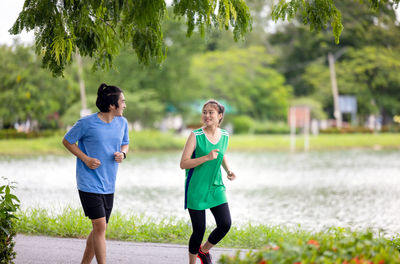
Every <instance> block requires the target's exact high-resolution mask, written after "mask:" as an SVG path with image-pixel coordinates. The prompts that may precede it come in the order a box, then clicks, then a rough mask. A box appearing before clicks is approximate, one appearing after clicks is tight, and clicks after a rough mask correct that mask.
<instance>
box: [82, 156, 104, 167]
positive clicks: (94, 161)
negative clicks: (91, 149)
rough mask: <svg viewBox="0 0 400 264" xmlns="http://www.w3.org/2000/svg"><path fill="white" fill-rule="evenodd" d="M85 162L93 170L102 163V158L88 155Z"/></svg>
mask: <svg viewBox="0 0 400 264" xmlns="http://www.w3.org/2000/svg"><path fill="white" fill-rule="evenodd" d="M83 162H84V163H85V164H86V166H88V167H89V168H90V169H92V170H94V169H97V168H98V167H100V165H101V162H100V160H98V159H95V158H90V157H87V158H86V159H85V160H84V161H83Z"/></svg>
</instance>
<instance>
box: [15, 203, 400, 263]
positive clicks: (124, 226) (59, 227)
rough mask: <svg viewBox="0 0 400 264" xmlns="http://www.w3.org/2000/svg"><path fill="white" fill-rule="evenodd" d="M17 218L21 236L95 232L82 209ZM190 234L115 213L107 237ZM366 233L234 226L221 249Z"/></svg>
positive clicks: (164, 238)
mask: <svg viewBox="0 0 400 264" xmlns="http://www.w3.org/2000/svg"><path fill="white" fill-rule="evenodd" d="M17 216H18V217H19V220H18V221H17V225H16V229H17V232H18V233H23V234H31V235H48V236H58V237H75V238H84V237H87V235H88V234H89V233H90V231H91V228H92V226H91V222H90V220H89V219H88V218H87V217H85V216H84V214H83V211H82V209H80V208H71V207H66V208H65V209H64V210H63V211H61V212H59V213H55V212H54V211H51V210H45V209H41V208H30V209H27V210H24V211H19V213H18V214H17ZM188 218H189V217H188ZM214 227H215V226H214V225H209V226H208V227H207V231H206V235H205V237H207V236H208V234H209V233H210V231H211V230H212V229H213V228H214ZM191 232H192V228H191V225H190V221H189V219H187V220H183V219H176V218H174V217H171V218H162V219H159V218H152V217H147V216H144V215H123V214H121V213H119V212H115V213H113V214H112V215H111V218H110V222H109V224H108V228H107V233H106V236H107V239H116V240H125V241H136V242H155V243H176V244H187V243H188V241H189V238H190V235H191ZM365 232H366V233H368V234H370V235H368V239H369V240H371V241H375V238H372V237H371V236H373V234H372V233H371V232H370V231H360V232H353V231H350V230H348V229H344V228H331V229H327V230H326V231H323V232H310V231H306V230H303V229H301V228H300V227H299V228H287V227H281V226H269V225H261V224H257V225H254V224H251V223H249V224H247V225H243V226H232V228H231V230H230V231H229V233H228V235H227V236H226V237H225V238H224V239H223V240H222V241H221V242H220V243H219V244H218V245H219V246H222V247H233V248H246V249H265V248H268V249H269V248H270V247H274V246H279V247H281V248H284V247H291V246H296V247H300V248H301V247H308V246H307V243H306V242H307V241H310V240H315V241H318V243H319V244H324V245H325V244H326V245H331V247H333V246H332V245H336V244H335V243H337V240H338V239H344V238H346V237H348V238H349V239H350V240H351V241H353V240H354V241H358V240H360V239H361V240H362V239H363V236H364V235H365V234H366V233H365ZM378 237H379V239H383V240H384V241H385V243H386V244H387V245H390V246H391V247H394V248H396V247H397V248H400V246H399V245H400V240H399V239H398V238H395V239H393V240H392V241H390V240H387V239H385V238H383V237H381V236H378ZM342 242H343V241H342ZM342 242H340V243H342ZM368 243H369V242H368ZM368 243H367V244H368ZM371 243H372V242H371ZM380 243H381V242H380ZM288 245H291V246H288ZM336 247H338V246H336ZM396 252H397V250H396ZM227 263H239V262H227ZM240 263H242V262H240ZM243 263H253V262H243ZM282 263H283V262H282ZM285 263H292V262H285Z"/></svg>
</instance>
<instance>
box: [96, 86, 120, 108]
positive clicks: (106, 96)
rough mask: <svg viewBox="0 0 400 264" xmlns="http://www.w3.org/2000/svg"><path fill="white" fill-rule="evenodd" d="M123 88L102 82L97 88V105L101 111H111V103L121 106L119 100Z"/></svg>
mask: <svg viewBox="0 0 400 264" xmlns="http://www.w3.org/2000/svg"><path fill="white" fill-rule="evenodd" d="M121 93H122V90H121V89H120V88H118V87H117V86H112V85H107V84H105V83H102V84H100V87H99V89H98V90H97V100H96V106H97V108H99V110H100V112H109V111H110V105H114V106H115V107H116V108H118V107H119V105H118V100H119V96H120V94H121Z"/></svg>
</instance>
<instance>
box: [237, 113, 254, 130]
mask: <svg viewBox="0 0 400 264" xmlns="http://www.w3.org/2000/svg"><path fill="white" fill-rule="evenodd" d="M232 124H233V132H234V133H235V134H246V133H250V132H252V130H253V127H254V120H253V119H252V118H251V117H249V116H244V115H241V116H235V117H234V118H232Z"/></svg>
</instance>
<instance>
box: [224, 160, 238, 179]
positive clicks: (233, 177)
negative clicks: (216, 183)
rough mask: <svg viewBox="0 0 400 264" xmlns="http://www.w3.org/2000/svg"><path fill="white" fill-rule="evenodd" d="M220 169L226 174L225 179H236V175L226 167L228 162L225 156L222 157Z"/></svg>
mask: <svg viewBox="0 0 400 264" xmlns="http://www.w3.org/2000/svg"><path fill="white" fill-rule="evenodd" d="M222 167H223V168H224V170H225V171H226V174H227V177H228V179H229V180H231V181H232V180H234V179H236V174H235V173H234V172H232V171H231V170H230V169H229V165H228V161H227V159H226V155H224V158H223V159H222Z"/></svg>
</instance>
